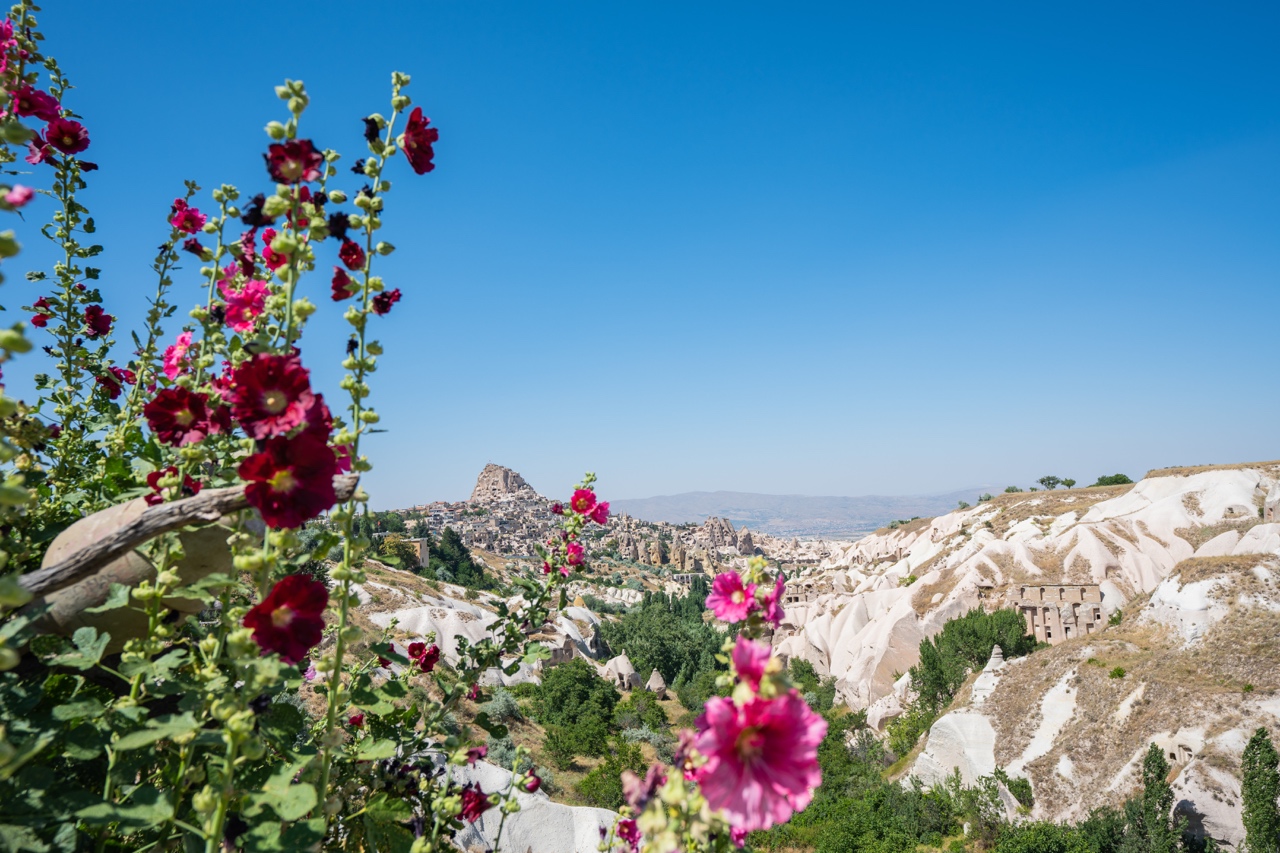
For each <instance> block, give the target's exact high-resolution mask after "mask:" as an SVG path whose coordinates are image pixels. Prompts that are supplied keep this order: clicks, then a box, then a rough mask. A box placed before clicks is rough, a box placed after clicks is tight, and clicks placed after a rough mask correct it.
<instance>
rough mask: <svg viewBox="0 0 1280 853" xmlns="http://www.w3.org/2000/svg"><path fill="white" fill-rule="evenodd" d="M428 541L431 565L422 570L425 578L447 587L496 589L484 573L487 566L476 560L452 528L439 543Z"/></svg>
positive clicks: (428, 560)
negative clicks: (447, 585) (451, 584)
mask: <svg viewBox="0 0 1280 853" xmlns="http://www.w3.org/2000/svg"><path fill="white" fill-rule="evenodd" d="M426 539H427V554H428V557H427V565H425V566H423V567H422V568H421V569H420V570H419V572H418V573H419V574H421V575H422V576H423V577H428V578H434V579H435V580H438V581H443V582H445V583H456V584H458V585H459V586H465V587H468V588H470V589H494V588H495V587H496V586H497V583H496V582H495V581H494V579H493V578H492V577H490V576H488V575H486V574H485V572H484V563H481V562H479V561H477V560H474V559H472V557H471V550H470V549H469V548H467V546H466V545H465V544H463V541H462V537H461V536H459V535H458V532H457V531H456V530H454V529H453V528H452V527H446V528H445V529H444V531H443V532H442V533H441V534H440V538H439V539H433V538H432V537H431V536H430V535H428V536H427V537H426Z"/></svg>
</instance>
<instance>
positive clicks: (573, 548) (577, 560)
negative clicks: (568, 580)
mask: <svg viewBox="0 0 1280 853" xmlns="http://www.w3.org/2000/svg"><path fill="white" fill-rule="evenodd" d="M564 550H565V556H566V557H567V558H568V561H569V565H571V566H581V565H582V560H583V556H584V549H583V547H582V545H581V544H579V543H577V542H566V543H565V546H564ZM565 574H566V576H567V574H568V573H567V572H566V573H565Z"/></svg>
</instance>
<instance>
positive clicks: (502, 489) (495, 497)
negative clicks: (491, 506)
mask: <svg viewBox="0 0 1280 853" xmlns="http://www.w3.org/2000/svg"><path fill="white" fill-rule="evenodd" d="M539 497H540V496H539V495H538V493H537V492H535V491H534V490H533V487H532V486H530V485H529V484H528V483H526V482H525V481H524V477H521V476H520V475H519V474H518V473H516V472H515V471H512V470H511V469H510V468H504V467H502V466H501V465H494V464H493V463H492V462H490V463H489V464H488V465H485V466H484V470H483V471H481V472H480V476H479V477H477V478H476V487H475V488H474V489H472V490H471V498H470V499H471V500H472V501H473V502H475V503H489V502H491V501H500V500H510V499H513V498H522V499H536V498H539Z"/></svg>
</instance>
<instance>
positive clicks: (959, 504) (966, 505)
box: [956, 501, 969, 509]
mask: <svg viewBox="0 0 1280 853" xmlns="http://www.w3.org/2000/svg"><path fill="white" fill-rule="evenodd" d="M956 507H957V508H958V509H968V508H969V502H968V501H957V502H956Z"/></svg>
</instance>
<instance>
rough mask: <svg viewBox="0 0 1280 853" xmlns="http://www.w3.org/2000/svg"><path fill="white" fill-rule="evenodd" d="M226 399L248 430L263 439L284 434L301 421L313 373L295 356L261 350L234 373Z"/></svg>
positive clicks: (309, 403) (309, 402)
mask: <svg viewBox="0 0 1280 853" xmlns="http://www.w3.org/2000/svg"><path fill="white" fill-rule="evenodd" d="M227 401H228V402H229V403H231V414H232V415H233V416H234V417H235V419H236V421H237V422H238V423H239V424H240V426H241V427H243V428H244V431H245V433H247V434H248V435H249V437H250V438H257V439H263V438H270V437H271V436H275V435H283V434H284V433H286V432H289V431H290V430H291V429H293V428H294V427H296V426H298V425H299V424H301V423H302V422H303V421H304V420H305V419H306V416H307V413H308V411H310V409H311V406H312V404H313V403H314V402H315V394H314V393H312V391H311V374H310V373H309V372H308V371H307V369H306V368H305V367H303V366H302V362H301V361H299V360H298V358H297V357H296V356H291V355H273V354H271V353H258V354H257V355H255V356H254V357H253V358H251V359H250V360H249V361H246V362H245V363H244V364H242V365H240V366H239V367H237V368H236V370H235V372H234V373H233V374H232V375H231V393H230V394H229V395H228V397H227ZM329 455H330V456H332V455H333V454H332V453H330V454H329Z"/></svg>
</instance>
